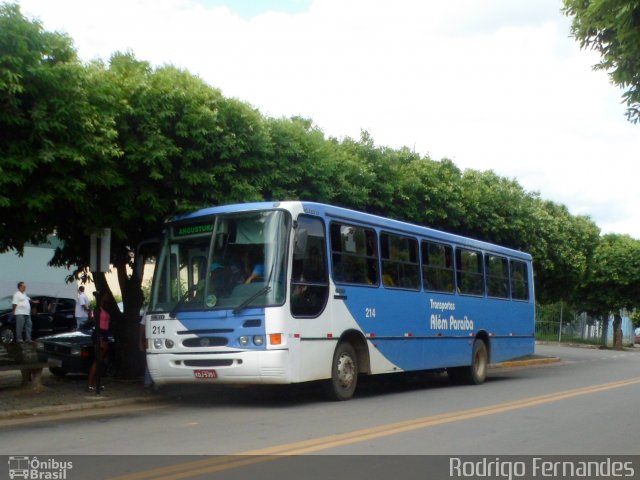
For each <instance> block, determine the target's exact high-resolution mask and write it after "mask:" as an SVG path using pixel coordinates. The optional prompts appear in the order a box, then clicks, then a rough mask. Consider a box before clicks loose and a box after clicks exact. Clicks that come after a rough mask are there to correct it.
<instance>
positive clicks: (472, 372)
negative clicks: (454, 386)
mask: <svg viewBox="0 0 640 480" xmlns="http://www.w3.org/2000/svg"><path fill="white" fill-rule="evenodd" d="M488 366H489V352H488V350H487V344H486V343H485V342H484V340H480V339H478V340H476V341H475V342H473V350H472V353H471V365H470V366H468V367H456V368H448V369H447V375H449V379H450V380H451V381H453V382H454V383H466V384H467V385H481V384H482V383H484V381H485V380H486V378H487V368H488Z"/></svg>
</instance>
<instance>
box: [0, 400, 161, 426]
mask: <svg viewBox="0 0 640 480" xmlns="http://www.w3.org/2000/svg"><path fill="white" fill-rule="evenodd" d="M159 400H161V399H159V398H157V397H153V396H144V397H142V396H140V397H129V398H117V399H113V400H107V399H104V398H99V397H96V398H95V399H91V398H90V397H87V401H85V402H81V403H69V404H65V405H48V406H45V407H33V408H25V409H22V410H11V411H5V412H2V411H0V420H9V419H14V418H19V417H34V416H44V415H56V414H63V413H69V412H78V411H82V410H92V411H95V410H96V409H99V408H100V409H106V408H114V407H122V406H125V405H132V404H134V403H152V402H158V401H159Z"/></svg>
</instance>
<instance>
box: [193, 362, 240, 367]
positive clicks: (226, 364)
mask: <svg viewBox="0 0 640 480" xmlns="http://www.w3.org/2000/svg"><path fill="white" fill-rule="evenodd" d="M232 364H233V360H185V361H184V365H185V366H186V367H230V366H231V365H232Z"/></svg>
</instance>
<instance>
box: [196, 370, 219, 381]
mask: <svg viewBox="0 0 640 480" xmlns="http://www.w3.org/2000/svg"><path fill="white" fill-rule="evenodd" d="M193 376H194V377H196V378H199V379H204V380H207V379H209V378H218V374H217V373H216V371H215V370H194V371H193Z"/></svg>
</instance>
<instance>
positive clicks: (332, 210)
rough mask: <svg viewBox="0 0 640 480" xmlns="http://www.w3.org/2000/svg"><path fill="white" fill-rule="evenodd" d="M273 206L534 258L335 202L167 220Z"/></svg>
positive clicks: (237, 206)
mask: <svg viewBox="0 0 640 480" xmlns="http://www.w3.org/2000/svg"><path fill="white" fill-rule="evenodd" d="M272 209H284V210H289V211H300V210H302V211H304V212H305V213H308V214H314V215H318V216H321V217H322V216H323V217H327V218H331V219H336V220H341V221H344V222H346V223H349V222H355V223H358V224H361V225H366V226H370V227H375V228H378V229H381V230H385V231H389V232H390V233H407V234H412V235H415V236H419V237H423V238H425V237H426V238H429V239H432V240H436V241H441V242H446V243H452V244H455V245H460V246H465V247H469V248H476V249H479V250H488V251H491V252H494V253H497V254H503V255H509V256H511V257H516V258H521V259H523V260H529V261H530V260H531V255H530V254H528V253H526V252H522V251H520V250H515V249H512V248H507V247H503V246H500V245H496V244H493V243H489V242H485V241H482V240H475V239H473V238H469V237H464V236H461V235H456V234H453V233H447V232H444V231H442V230H436V229H434V228H430V227H424V226H420V225H416V224H412V223H408V222H403V221H400V220H394V219H391V218H385V217H381V216H378V215H373V214H370V213H364V212H359V211H357V210H351V209H348V208H343V207H337V206H334V205H328V204H324V203H317V202H307V201H282V202H277V201H274V202H253V203H238V204H232V205H220V206H216V207H207V208H203V209H201V210H197V211H195V212H191V213H187V214H183V215H178V216H176V217H173V218H171V219H169V220H168V223H173V222H180V221H185V220H193V219H196V218H201V217H204V216H209V215H219V214H222V213H240V212H250V211H255V210H272Z"/></svg>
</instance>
